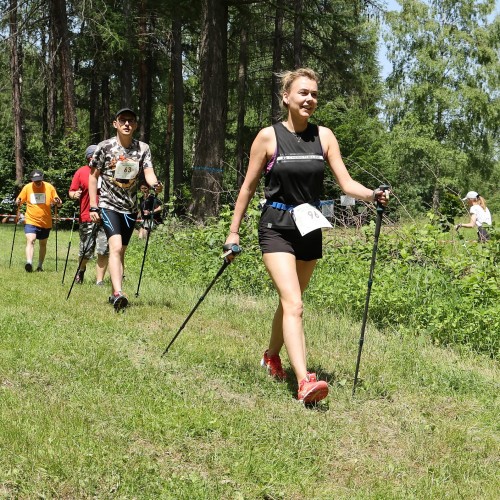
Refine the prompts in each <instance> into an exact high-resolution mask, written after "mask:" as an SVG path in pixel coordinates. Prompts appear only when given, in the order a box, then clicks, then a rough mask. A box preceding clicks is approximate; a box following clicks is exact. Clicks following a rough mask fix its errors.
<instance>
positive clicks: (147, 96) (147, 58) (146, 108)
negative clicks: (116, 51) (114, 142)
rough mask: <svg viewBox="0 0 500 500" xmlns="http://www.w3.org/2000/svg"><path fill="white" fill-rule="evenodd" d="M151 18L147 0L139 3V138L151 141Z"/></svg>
mask: <svg viewBox="0 0 500 500" xmlns="http://www.w3.org/2000/svg"><path fill="white" fill-rule="evenodd" d="M150 24H151V19H150V13H149V12H148V8H147V5H146V1H145V0H141V2H140V3H139V37H138V38H139V109H140V115H141V116H140V121H139V138H140V140H141V141H144V142H149V138H150V136H151V117H152V112H151V108H152V102H151V100H152V81H151V78H152V76H151V75H152V66H153V60H152V55H151V52H152V51H151V42H150V40H151V29H150Z"/></svg>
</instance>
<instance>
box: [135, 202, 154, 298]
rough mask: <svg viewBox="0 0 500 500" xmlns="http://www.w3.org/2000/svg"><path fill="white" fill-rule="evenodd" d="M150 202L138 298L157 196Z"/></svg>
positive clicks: (138, 284)
mask: <svg viewBox="0 0 500 500" xmlns="http://www.w3.org/2000/svg"><path fill="white" fill-rule="evenodd" d="M149 196H150V197H151V195H149ZM150 200H151V203H152V207H150V208H151V212H150V214H149V220H148V219H146V221H145V222H149V227H148V229H146V231H147V233H148V235H147V236H146V245H145V246H144V255H143V256H142V264H141V273H140V275H139V283H137V291H136V292H135V296H136V297H139V288H140V286H141V280H142V271H143V269H144V262H145V261H146V252H147V251H148V244H149V235H150V234H151V230H152V229H153V224H154V221H153V217H154V209H155V201H156V194H155V195H154V196H153V197H152V199H151V198H150Z"/></svg>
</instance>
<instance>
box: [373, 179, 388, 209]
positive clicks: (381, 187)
mask: <svg viewBox="0 0 500 500" xmlns="http://www.w3.org/2000/svg"><path fill="white" fill-rule="evenodd" d="M375 191H376V192H377V191H384V192H385V196H386V198H387V199H389V192H390V191H391V186H389V185H388V184H381V185H380V186H379V187H378V188H377V189H376V190H375ZM384 210H385V207H384V205H382V203H380V201H378V200H377V212H380V213H382V212H383V211H384Z"/></svg>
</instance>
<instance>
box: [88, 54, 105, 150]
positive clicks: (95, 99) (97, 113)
mask: <svg viewBox="0 0 500 500" xmlns="http://www.w3.org/2000/svg"><path fill="white" fill-rule="evenodd" d="M89 106H90V110H89V111H90V119H89V132H90V140H91V142H92V143H93V144H97V143H98V142H100V141H101V140H102V136H101V127H100V125H101V110H100V105H99V68H98V65H97V64H96V61H94V64H93V71H92V75H91V77H90V95H89Z"/></svg>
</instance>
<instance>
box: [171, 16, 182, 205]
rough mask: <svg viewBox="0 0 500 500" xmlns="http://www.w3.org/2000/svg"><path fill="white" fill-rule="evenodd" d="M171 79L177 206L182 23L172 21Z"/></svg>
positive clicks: (179, 155) (179, 171)
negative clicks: (172, 86)
mask: <svg viewBox="0 0 500 500" xmlns="http://www.w3.org/2000/svg"><path fill="white" fill-rule="evenodd" d="M172 77H173V81H174V182H173V194H174V196H175V197H176V198H177V200H178V201H177V205H179V204H180V203H182V201H183V200H182V189H181V185H182V180H183V177H184V81H183V78H182V22H181V19H180V17H179V16H175V17H174V19H173V21H172Z"/></svg>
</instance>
